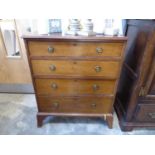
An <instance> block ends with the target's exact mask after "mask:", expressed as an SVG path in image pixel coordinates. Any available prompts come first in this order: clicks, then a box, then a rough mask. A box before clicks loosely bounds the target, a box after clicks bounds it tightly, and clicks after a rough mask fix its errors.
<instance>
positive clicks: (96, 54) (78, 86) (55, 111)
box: [23, 34, 127, 128]
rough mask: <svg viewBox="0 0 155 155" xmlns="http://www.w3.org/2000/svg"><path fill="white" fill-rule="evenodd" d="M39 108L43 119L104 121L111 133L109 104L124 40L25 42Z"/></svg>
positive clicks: (77, 38)
mask: <svg viewBox="0 0 155 155" xmlns="http://www.w3.org/2000/svg"><path fill="white" fill-rule="evenodd" d="M23 38H24V41H25V45H26V48H27V56H28V60H29V65H30V69H31V75H32V79H33V85H34V89H35V95H36V101H37V105H38V114H37V121H38V127H39V126H42V124H43V120H44V118H45V117H47V116H50V115H52V116H88V117H103V118H104V119H105V120H106V121H107V124H108V126H109V128H112V122H113V103H114V99H115V95H116V90H117V84H118V80H119V77H120V72H121V67H122V63H123V55H124V48H125V45H126V41H127V38H126V37H102V36H98V37H97V36H96V37H80V36H74V37H72V36H61V35H60V34H58V35H50V36H48V35H38V36H23Z"/></svg>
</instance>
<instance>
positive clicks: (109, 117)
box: [106, 114, 113, 129]
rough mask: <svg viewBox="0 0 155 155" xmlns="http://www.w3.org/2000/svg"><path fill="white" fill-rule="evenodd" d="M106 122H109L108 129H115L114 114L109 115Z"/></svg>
mask: <svg viewBox="0 0 155 155" xmlns="http://www.w3.org/2000/svg"><path fill="white" fill-rule="evenodd" d="M106 121H107V124H108V127H109V128H110V129H112V127H113V115H112V114H108V115H107V116H106Z"/></svg>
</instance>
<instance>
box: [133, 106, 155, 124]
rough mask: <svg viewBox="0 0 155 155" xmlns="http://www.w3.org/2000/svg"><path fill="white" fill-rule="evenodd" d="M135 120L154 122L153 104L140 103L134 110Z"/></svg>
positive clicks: (154, 107)
mask: <svg viewBox="0 0 155 155" xmlns="http://www.w3.org/2000/svg"><path fill="white" fill-rule="evenodd" d="M135 117H136V118H135V119H136V121H140V122H155V105H154V104H140V105H138V108H137V112H136V116H135Z"/></svg>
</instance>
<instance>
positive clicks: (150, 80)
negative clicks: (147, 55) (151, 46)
mask: <svg viewBox="0 0 155 155" xmlns="http://www.w3.org/2000/svg"><path fill="white" fill-rule="evenodd" d="M149 70H150V71H149V74H148V76H147V79H146V84H145V88H144V89H145V91H146V95H155V51H154V57H153V60H152V64H151V65H150V68H149Z"/></svg>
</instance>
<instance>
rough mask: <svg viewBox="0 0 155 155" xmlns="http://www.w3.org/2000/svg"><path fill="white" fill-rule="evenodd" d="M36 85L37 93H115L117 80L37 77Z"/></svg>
mask: <svg viewBox="0 0 155 155" xmlns="http://www.w3.org/2000/svg"><path fill="white" fill-rule="evenodd" d="M35 85H36V89H37V94H45V95H50V94H52V95H60V94H61V95H82V94H113V93H114V88H115V81H114V80H109V81H103V80H69V79H36V80H35Z"/></svg>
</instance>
